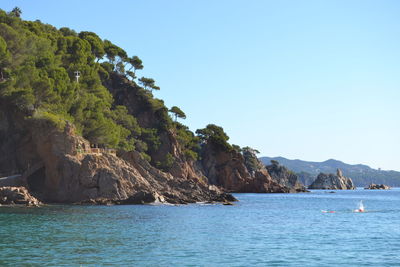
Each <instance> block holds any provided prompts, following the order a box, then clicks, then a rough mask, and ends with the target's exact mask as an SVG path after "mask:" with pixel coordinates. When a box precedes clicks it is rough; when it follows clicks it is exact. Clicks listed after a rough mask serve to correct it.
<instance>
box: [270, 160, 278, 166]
mask: <svg viewBox="0 0 400 267" xmlns="http://www.w3.org/2000/svg"><path fill="white" fill-rule="evenodd" d="M271 164H272V165H275V166H278V165H279V162H278V161H276V160H273V159H272V160H271Z"/></svg>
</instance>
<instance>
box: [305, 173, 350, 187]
mask: <svg viewBox="0 0 400 267" xmlns="http://www.w3.org/2000/svg"><path fill="white" fill-rule="evenodd" d="M308 188H309V189H331V190H336V189H340V190H345V189H355V186H354V184H353V181H352V180H351V179H350V178H347V177H344V176H343V174H342V171H341V170H340V169H337V172H336V175H334V174H325V173H320V174H319V175H318V177H317V179H316V180H315V181H314V182H313V183H312V184H311V185H310V186H309V187H308Z"/></svg>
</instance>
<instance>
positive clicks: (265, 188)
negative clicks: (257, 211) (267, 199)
mask: <svg viewBox="0 0 400 267" xmlns="http://www.w3.org/2000/svg"><path fill="white" fill-rule="evenodd" d="M202 166H203V168H204V173H205V176H206V177H207V178H208V181H209V183H210V184H213V185H217V186H221V187H222V188H224V189H226V190H227V191H229V192H241V193H288V192H289V191H290V190H289V188H287V187H285V186H282V185H280V184H279V183H278V182H276V181H275V180H274V179H272V178H271V176H270V175H269V173H268V171H267V169H265V167H263V165H262V164H261V165H260V166H261V167H260V168H257V169H256V170H250V171H249V170H248V168H246V165H245V159H244V158H243V155H242V154H241V153H239V152H237V151H235V150H229V151H226V150H222V149H220V148H218V147H216V146H214V145H212V144H206V145H205V146H204V148H203V153H202Z"/></svg>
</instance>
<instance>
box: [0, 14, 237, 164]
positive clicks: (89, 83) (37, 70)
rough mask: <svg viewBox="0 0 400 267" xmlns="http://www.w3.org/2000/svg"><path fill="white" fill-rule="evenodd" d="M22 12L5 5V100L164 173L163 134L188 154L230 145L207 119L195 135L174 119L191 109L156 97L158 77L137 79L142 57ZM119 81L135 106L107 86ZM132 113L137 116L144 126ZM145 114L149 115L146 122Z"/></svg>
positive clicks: (1, 34) (0, 62) (0, 65)
mask: <svg viewBox="0 0 400 267" xmlns="http://www.w3.org/2000/svg"><path fill="white" fill-rule="evenodd" d="M20 15H21V10H20V9H18V8H15V9H14V10H13V11H11V12H10V13H6V12H4V11H2V10H0V100H2V101H5V102H7V103H10V104H11V105H14V107H15V108H16V109H18V111H20V112H22V113H23V114H24V115H25V116H26V118H29V119H30V120H34V121H35V122H40V123H42V122H47V123H51V124H53V125H54V126H55V127H57V128H59V129H62V128H63V127H64V126H65V122H66V121H67V120H68V121H69V122H71V123H73V124H74V125H75V126H76V128H77V130H78V132H79V133H80V134H82V136H83V137H85V138H86V139H88V140H89V141H90V142H91V143H95V144H102V145H105V146H107V147H110V148H117V149H122V150H126V151H130V150H137V151H138V152H139V153H140V154H141V155H142V157H143V158H145V159H146V160H148V161H149V162H151V163H152V164H153V165H156V166H158V167H159V168H160V169H162V170H164V171H168V170H169V169H170V168H171V166H172V165H173V163H174V158H173V156H172V154H170V153H167V154H165V157H164V158H163V160H161V161H160V162H154V159H152V158H151V156H153V158H157V159H158V158H159V155H160V151H159V150H160V148H161V141H160V135H164V134H165V133H168V134H170V133H173V134H174V135H175V136H176V138H177V140H178V142H179V144H180V146H181V148H182V150H183V153H184V155H185V157H186V159H188V160H197V159H198V158H199V152H200V144H201V143H212V144H213V145H215V146H218V147H220V148H221V149H224V150H231V149H232V146H231V145H230V144H229V143H228V139H229V137H228V136H227V135H226V134H225V132H224V131H223V129H222V128H221V127H219V126H216V125H213V124H210V125H208V126H207V127H206V128H205V129H200V130H198V131H196V133H197V134H198V136H195V134H193V132H191V131H190V130H189V129H188V127H186V126H184V125H182V124H180V123H178V122H176V120H177V119H178V118H181V119H185V118H186V114H185V113H184V112H183V111H182V110H181V109H180V108H178V107H176V106H173V107H172V108H171V109H170V110H168V108H167V107H166V106H165V104H164V102H163V101H162V100H160V99H156V98H154V96H153V94H152V92H153V90H160V87H159V86H157V85H156V82H155V81H154V79H152V78H145V77H142V78H140V79H138V80H137V82H138V84H137V83H136V71H137V70H141V69H143V62H142V60H141V59H140V58H139V57H137V56H132V57H129V56H128V55H127V53H126V52H125V51H124V50H123V49H122V48H120V47H118V46H117V45H115V44H113V43H112V42H111V41H109V40H104V41H103V40H102V39H101V38H100V37H99V36H98V35H97V34H95V33H93V32H88V31H83V32H80V33H77V32H75V31H74V30H72V29H69V28H67V27H63V28H60V29H57V28H55V27H53V26H51V25H47V24H43V23H41V22H40V21H24V20H22V19H21V18H20ZM132 70H133V71H132ZM76 71H79V72H80V78H79V82H77V81H76V79H75V72H76ZM115 77H121V83H122V84H117V85H115V84H114V82H116V81H119V80H118V79H115ZM126 77H130V79H131V80H128V79H127V78H126ZM120 85H121V88H124V90H125V92H124V93H125V94H128V93H131V95H129V97H135V98H136V99H135V101H134V102H135V103H136V104H137V106H135V107H131V106H121V105H118V104H117V103H120V102H116V101H115V100H114V99H113V96H112V94H111V93H110V91H109V90H108V89H107V88H106V86H107V87H110V88H114V87H118V88H119V87H120ZM110 90H111V89H110ZM121 90H122V89H121ZM129 90H131V91H129ZM111 91H112V90H111ZM112 92H113V93H114V91H112ZM125 105H127V104H126V103H125ZM132 110H135V112H136V113H135V112H134V111H132ZM138 110H139V111H138ZM141 112H142V113H141ZM169 112H171V113H172V114H173V116H175V122H173V120H172V119H171V117H170V115H169ZM138 113H139V114H138ZM132 114H136V115H137V116H138V118H140V120H139V121H140V122H141V123H143V125H142V127H141V126H140V125H139V123H138V120H137V119H136V118H135V117H134V116H133V115H132ZM141 114H145V115H146V118H149V119H148V121H146V122H143V121H144V120H143V117H141Z"/></svg>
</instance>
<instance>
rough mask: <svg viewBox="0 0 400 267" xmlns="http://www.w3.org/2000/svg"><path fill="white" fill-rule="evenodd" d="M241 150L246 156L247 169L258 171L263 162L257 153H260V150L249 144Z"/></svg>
mask: <svg viewBox="0 0 400 267" xmlns="http://www.w3.org/2000/svg"><path fill="white" fill-rule="evenodd" d="M241 150H242V154H243V157H244V164H245V165H246V167H247V169H248V170H249V171H256V170H258V169H260V167H261V166H262V164H260V162H259V160H258V158H257V155H256V154H259V153H260V152H259V151H258V150H256V149H254V148H251V147H248V146H246V147H243V148H242V149H241Z"/></svg>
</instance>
